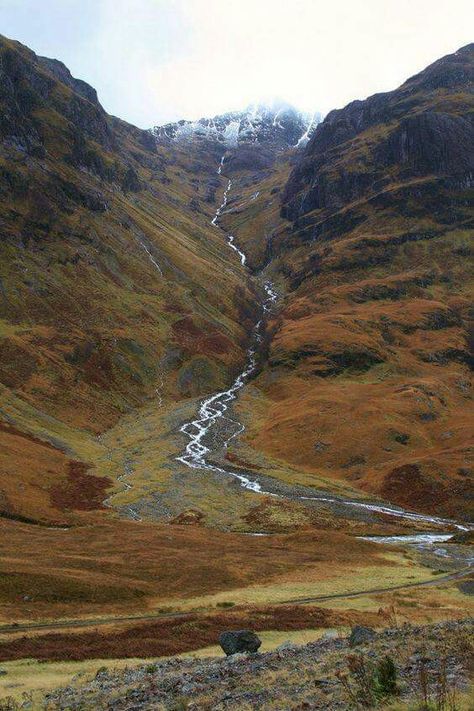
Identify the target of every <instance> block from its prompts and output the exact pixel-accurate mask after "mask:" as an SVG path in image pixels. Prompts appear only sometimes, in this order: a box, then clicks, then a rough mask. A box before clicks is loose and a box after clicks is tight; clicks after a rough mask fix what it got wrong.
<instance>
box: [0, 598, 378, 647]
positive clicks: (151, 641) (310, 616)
mask: <svg viewBox="0 0 474 711" xmlns="http://www.w3.org/2000/svg"><path fill="white" fill-rule="evenodd" d="M350 624H365V625H375V624H380V617H378V615H377V614H376V613H367V612H358V611H356V610H351V611H350V612H348V613H345V612H338V611H337V612H336V611H333V610H326V609H323V608H319V607H309V606H302V607H299V606H294V605H293V606H290V605H288V606H281V607H261V608H249V609H246V610H239V611H237V610H235V611H234V610H232V611H228V612H220V613H217V614H213V615H209V614H208V615H197V614H192V613H190V614H189V615H185V616H183V617H174V618H173V617H170V618H164V619H161V620H160V619H157V620H153V619H152V620H148V621H147V622H146V623H142V624H140V625H135V626H133V627H128V628H127V629H123V628H122V629H120V630H116V631H106V632H100V631H98V630H94V631H91V632H78V633H76V634H74V633H71V632H68V633H67V634H66V633H51V634H45V635H40V636H37V637H31V638H28V637H20V638H17V639H13V640H9V641H7V642H4V643H2V644H0V661H5V660H11V659H22V658H26V657H33V658H35V659H50V660H62V659H75V660H80V659H94V658H95V659H113V658H120V657H121V658H126V657H141V658H146V657H159V656H165V655H166V656H168V655H175V654H181V653H183V652H187V651H190V650H193V649H200V648H202V647H207V646H208V645H211V644H217V640H218V637H219V634H220V633H221V632H222V631H223V630H226V629H245V628H250V629H254V630H255V631H257V632H258V631H261V630H269V629H277V630H301V629H315V628H318V627H323V628H324V627H335V626H339V625H350Z"/></svg>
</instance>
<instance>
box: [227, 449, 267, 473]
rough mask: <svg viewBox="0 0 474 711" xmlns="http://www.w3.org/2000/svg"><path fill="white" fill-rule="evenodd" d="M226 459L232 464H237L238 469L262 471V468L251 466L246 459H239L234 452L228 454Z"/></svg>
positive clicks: (255, 465)
mask: <svg viewBox="0 0 474 711" xmlns="http://www.w3.org/2000/svg"><path fill="white" fill-rule="evenodd" d="M225 458H226V459H227V461H228V462H232V464H237V466H238V467H244V468H245V469H254V470H256V471H258V470H260V469H262V467H259V466H258V465H257V464H251V463H250V462H247V460H246V459H242V457H239V456H238V455H237V454H233V452H226V455H225Z"/></svg>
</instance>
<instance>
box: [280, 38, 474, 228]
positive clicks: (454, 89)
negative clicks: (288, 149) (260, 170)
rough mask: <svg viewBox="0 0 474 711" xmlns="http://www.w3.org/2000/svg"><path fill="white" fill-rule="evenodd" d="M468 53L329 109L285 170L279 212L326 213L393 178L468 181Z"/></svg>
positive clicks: (471, 128) (472, 74)
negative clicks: (394, 87)
mask: <svg viewBox="0 0 474 711" xmlns="http://www.w3.org/2000/svg"><path fill="white" fill-rule="evenodd" d="M473 55H474V45H468V46H467V47H464V48H463V49H461V50H459V52H456V53H455V54H452V55H449V56H447V57H444V58H443V59H440V60H439V61H437V62H435V63H434V64H432V65H431V66H430V67H428V68H427V69H426V70H425V71H424V72H422V73H420V74H418V75H416V76H414V77H412V78H411V79H409V80H408V81H407V82H405V84H403V85H402V86H401V87H400V88H399V89H397V90H395V91H392V92H388V93H386V94H376V95H374V96H372V97H370V98H369V99H367V100H366V101H353V102H352V103H350V104H348V106H346V107H345V108H343V109H340V110H336V111H331V113H329V114H328V116H327V117H326V119H325V120H324V121H323V123H321V124H320V125H319V126H318V127H317V129H316V130H315V132H314V134H313V136H312V138H311V140H310V141H309V143H308V145H307V147H306V150H305V153H304V156H303V159H302V160H301V162H300V163H299V165H298V166H297V167H296V168H295V169H294V171H293V173H292V174H291V176H290V179H289V181H288V184H287V187H286V190H285V193H284V195H283V215H284V216H285V217H287V218H289V219H290V220H293V221H296V222H300V221H301V218H302V217H303V216H304V215H306V214H308V213H310V212H312V211H313V210H318V211H326V212H325V213H324V214H322V215H321V217H323V216H324V217H327V216H328V213H331V212H334V211H335V210H338V209H340V208H341V207H343V206H345V205H347V203H348V202H351V201H353V200H357V199H360V198H361V197H368V196H369V195H375V194H377V193H379V192H381V191H383V190H384V189H385V188H386V187H387V186H388V185H389V183H391V182H394V180H395V179H397V178H398V179H400V180H402V181H403V180H405V181H406V180H408V179H410V178H411V179H412V178H414V177H420V176H425V175H426V176H428V175H429V176H430V178H431V179H433V176H442V177H447V176H449V177H451V178H452V179H454V181H455V182H456V184H458V185H459V186H466V187H468V186H469V185H472V181H473V173H474V122H473V119H472V112H470V110H469V106H470V105H471V104H472V85H473V79H474V69H473ZM454 94H456V96H454ZM313 222H314V220H313Z"/></svg>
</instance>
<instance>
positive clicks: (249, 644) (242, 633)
mask: <svg viewBox="0 0 474 711" xmlns="http://www.w3.org/2000/svg"><path fill="white" fill-rule="evenodd" d="M219 644H220V645H221V647H222V649H223V650H224V652H225V653H226V654H227V656H230V655H231V654H242V653H243V652H250V653H251V654H255V652H258V649H259V647H260V645H261V644H262V640H261V639H259V637H257V635H256V634H255V632H252V631H251V630H237V631H232V632H222V634H221V635H220V636H219Z"/></svg>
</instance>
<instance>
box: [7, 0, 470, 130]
mask: <svg viewBox="0 0 474 711" xmlns="http://www.w3.org/2000/svg"><path fill="white" fill-rule="evenodd" d="M2 5H5V0H3V2H2V0H0V9H1V8H2ZM6 5H7V9H8V10H9V12H10V15H11V14H12V13H14V9H12V8H14V5H15V3H12V2H11V1H10V2H7V3H6ZM59 6H60V8H61V12H60V13H59V14H58V7H59ZM81 8H82V13H81ZM84 8H85V4H84V2H83V3H80V2H78V1H76V0H63V2H61V3H60V2H59V1H58V0H54V1H53V0H50V1H49V2H48V1H44V2H43V3H42V17H43V25H42V27H43V29H44V26H45V23H47V22H48V19H49V16H48V13H50V15H51V17H52V14H53V12H55V17H56V18H59V19H57V22H58V23H59V26H58V28H57V29H58V31H57V32H54V33H50V34H51V36H52V38H53V39H54V41H50V44H51V45H52V46H51V50H52V51H51V52H49V54H56V56H58V58H60V59H63V61H65V62H66V64H70V68H71V70H72V71H73V73H75V74H76V75H77V76H81V77H83V78H84V79H86V80H87V81H89V82H90V83H92V84H93V85H94V86H95V87H96V88H97V89H98V91H99V96H100V98H101V100H102V102H103V104H104V105H105V107H106V108H107V110H109V111H111V112H112V113H115V114H116V115H119V116H121V117H122V118H125V119H127V120H130V121H132V122H134V123H137V124H138V125H141V126H150V125H153V124H155V123H160V122H164V121H166V120H174V119H176V118H182V117H185V118H196V117H199V116H203V115H213V114H215V113H219V112H222V111H226V110H228V109H231V108H240V107H243V106H245V105H247V104H248V103H251V102H252V101H255V100H258V99H260V98H269V97H272V96H279V97H281V98H283V99H286V100H288V101H290V102H292V103H294V104H296V105H298V106H300V107H301V108H303V109H306V110H314V109H317V110H321V111H328V110H330V109H331V108H334V107H338V106H342V105H344V104H345V103H347V102H348V101H350V100H352V99H354V98H364V97H366V96H367V95H369V94H371V93H374V92H376V91H386V90H389V89H392V88H395V87H396V86H397V85H398V84H400V83H401V82H402V81H403V80H404V79H406V78H407V77H408V76H410V75H411V74H414V73H415V72H417V71H419V70H421V69H423V67H425V66H426V65H427V64H429V63H430V62H432V61H434V60H435V59H437V58H438V57H440V56H442V55H443V54H447V53H449V52H452V51H455V50H456V49H458V48H459V47H460V46H462V45H463V44H467V43H468V42H469V41H470V39H471V38H470V36H469V35H470V30H471V29H472V26H473V22H472V20H473V19H474V15H473V9H472V3H471V2H470V1H468V0H451V2H450V5H449V10H448V7H447V5H446V4H445V3H441V2H434V1H433V0H333V2H328V0H292V1H291V2H289V0H238V1H237V0H235V1H234V0H134V1H133V2H132V1H131V0H130V1H128V0H97V1H96V2H87V3H86V10H84ZM66 9H67V12H66ZM84 12H86V13H87V18H86V19H87V23H86V25H85V24H84V22H85V20H84ZM65 15H67V16H68V17H69V18H70V23H74V22H75V19H76V17H77V18H78V20H80V23H79V24H78V33H77V38H76V41H75V42H72V43H71V33H70V31H68V32H67V33H64V36H65V37H68V40H67V41H65V42H64V47H62V46H61V23H64V16H65ZM34 22H35V20H34V18H33V19H31V25H30V26H29V27H28V32H27V33H26V34H27V37H25V38H24V39H23V37H22V36H19V35H18V32H17V38H18V39H20V40H22V39H23V41H25V42H27V43H29V39H30V37H33V39H34V37H35V24H34ZM22 23H23V25H25V23H26V25H28V22H27V21H26V19H25V13H23V19H22ZM7 26H8V23H7ZM84 27H87V31H85V30H82V33H81V28H84ZM91 28H92V30H91ZM40 29H41V26H40V25H37V26H36V31H37V32H38V31H39V30H40ZM4 31H5V32H6V30H4ZM7 34H8V33H7ZM42 36H43V39H42V40H41V42H42V44H41V51H43V52H46V53H48V51H47V50H45V47H44V44H45V41H44V32H43V35H42ZM38 41H40V38H38ZM32 45H33V49H35V48H36V47H35V44H34V42H32Z"/></svg>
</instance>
